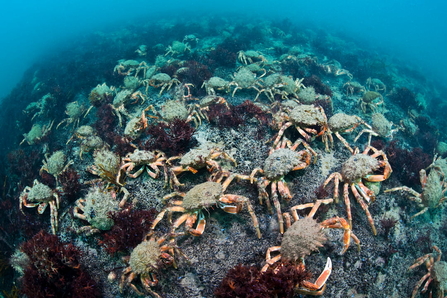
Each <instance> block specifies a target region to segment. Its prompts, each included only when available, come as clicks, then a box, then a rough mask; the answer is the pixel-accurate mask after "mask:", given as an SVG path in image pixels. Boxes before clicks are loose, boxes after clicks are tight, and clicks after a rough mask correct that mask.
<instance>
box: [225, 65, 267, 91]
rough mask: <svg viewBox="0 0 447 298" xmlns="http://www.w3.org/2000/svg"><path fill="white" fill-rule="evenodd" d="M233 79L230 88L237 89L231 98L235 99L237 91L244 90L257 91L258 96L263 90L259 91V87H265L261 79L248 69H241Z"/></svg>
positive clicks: (229, 84)
mask: <svg viewBox="0 0 447 298" xmlns="http://www.w3.org/2000/svg"><path fill="white" fill-rule="evenodd" d="M232 77H233V81H231V82H230V83H228V86H236V88H234V89H233V93H232V94H231V96H233V97H234V95H235V94H236V91H237V90H242V89H255V90H256V91H257V92H258V94H259V93H261V90H259V89H258V87H260V88H262V87H263V86H262V84H261V82H260V78H261V77H257V76H256V74H255V73H253V72H251V71H250V70H249V69H248V68H246V67H242V68H240V69H239V70H238V71H237V72H235V73H234V75H233V76H232Z"/></svg>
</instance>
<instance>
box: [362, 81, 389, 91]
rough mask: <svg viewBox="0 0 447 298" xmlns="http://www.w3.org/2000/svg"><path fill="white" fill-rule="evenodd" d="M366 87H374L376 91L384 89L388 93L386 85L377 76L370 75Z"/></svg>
mask: <svg viewBox="0 0 447 298" xmlns="http://www.w3.org/2000/svg"><path fill="white" fill-rule="evenodd" d="M371 87H373V88H371ZM366 88H368V90H371V89H374V91H376V92H381V91H383V92H384V93H386V85H385V84H384V83H383V82H382V81H381V80H379V79H376V78H371V77H369V78H368V79H366Z"/></svg>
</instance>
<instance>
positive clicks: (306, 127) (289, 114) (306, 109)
mask: <svg viewBox="0 0 447 298" xmlns="http://www.w3.org/2000/svg"><path fill="white" fill-rule="evenodd" d="M277 117H278V119H277V120H278V123H280V124H281V128H280V130H279V132H278V135H277V137H276V139H275V141H274V142H273V146H276V145H277V144H278V143H279V142H280V141H281V137H282V136H283V135H284V133H285V131H286V129H287V128H289V127H290V126H294V127H295V128H296V130H297V131H298V133H299V134H300V135H301V136H303V137H304V139H305V140H306V141H307V142H309V141H310V140H311V135H312V136H313V137H319V136H323V142H324V143H327V142H328V137H327V135H328V133H329V131H328V130H329V127H328V121H327V117H326V113H325V112H324V110H323V108H322V107H320V106H314V105H303V104H299V105H297V104H295V105H292V106H291V108H288V107H286V109H285V111H284V112H280V113H279V114H278V116H277ZM284 122H285V123H284ZM282 123H284V124H282ZM326 146H327V145H326Z"/></svg>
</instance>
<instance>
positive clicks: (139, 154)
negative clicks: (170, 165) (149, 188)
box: [116, 149, 167, 186]
mask: <svg viewBox="0 0 447 298" xmlns="http://www.w3.org/2000/svg"><path fill="white" fill-rule="evenodd" d="M165 161H166V155H165V154H164V153H163V152H161V151H160V150H155V151H147V150H139V149H135V151H134V152H133V153H128V154H127V155H126V157H124V158H123V161H122V165H121V167H120V169H119V171H118V175H117V176H116V183H117V184H118V185H121V186H122V184H121V182H120V180H121V171H125V172H126V175H127V176H129V177H131V178H137V177H138V176H140V175H141V174H142V173H143V171H144V170H145V169H146V172H147V173H148V175H149V176H151V177H152V178H154V179H157V178H158V175H159V174H160V170H159V169H158V167H163V169H164V170H165V174H166V165H165ZM138 166H141V168H140V169H139V170H137V171H136V172H134V173H132V170H133V169H134V168H135V167H138ZM149 168H151V169H152V170H153V171H151V170H150V169H149ZM165 179H167V175H165Z"/></svg>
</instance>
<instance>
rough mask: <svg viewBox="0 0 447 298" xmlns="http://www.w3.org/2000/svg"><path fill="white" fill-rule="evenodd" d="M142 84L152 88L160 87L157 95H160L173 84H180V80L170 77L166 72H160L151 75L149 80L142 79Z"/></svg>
mask: <svg viewBox="0 0 447 298" xmlns="http://www.w3.org/2000/svg"><path fill="white" fill-rule="evenodd" d="M143 84H145V85H149V86H152V87H154V88H161V89H160V93H158V95H161V94H162V93H163V91H165V90H166V91H169V89H171V88H172V86H173V85H180V81H179V80H178V79H176V78H171V76H170V75H168V74H167V73H162V72H161V73H157V74H155V75H153V76H152V77H151V78H150V79H149V80H147V81H146V80H145V81H143Z"/></svg>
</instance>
